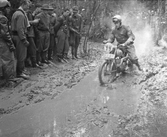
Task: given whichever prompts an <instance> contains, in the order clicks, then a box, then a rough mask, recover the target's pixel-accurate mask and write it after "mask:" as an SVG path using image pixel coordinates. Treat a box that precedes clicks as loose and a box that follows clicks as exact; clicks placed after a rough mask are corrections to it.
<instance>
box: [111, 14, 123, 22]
mask: <svg viewBox="0 0 167 137" xmlns="http://www.w3.org/2000/svg"><path fill="white" fill-rule="evenodd" d="M112 20H113V22H122V17H121V16H120V15H115V16H114V17H113V18H112Z"/></svg>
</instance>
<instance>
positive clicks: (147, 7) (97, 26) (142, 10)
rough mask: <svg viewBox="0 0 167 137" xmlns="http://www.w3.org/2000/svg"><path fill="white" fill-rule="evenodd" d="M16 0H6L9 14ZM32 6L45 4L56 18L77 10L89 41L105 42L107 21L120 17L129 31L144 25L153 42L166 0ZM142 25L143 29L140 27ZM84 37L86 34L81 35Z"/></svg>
mask: <svg viewBox="0 0 167 137" xmlns="http://www.w3.org/2000/svg"><path fill="white" fill-rule="evenodd" d="M19 1H20V0H10V2H11V5H12V8H13V10H15V9H16V8H18V6H19ZM31 1H32V2H33V3H34V4H35V5H38V4H41V5H42V4H44V3H49V4H51V5H52V6H53V7H54V8H55V11H56V14H57V15H60V14H61V11H62V10H63V9H64V8H65V7H68V8H71V7H72V6H74V5H77V6H78V7H79V11H80V14H81V15H82V16H83V20H84V25H85V26H90V25H91V28H90V34H89V38H90V39H99V38H102V39H104V38H107V37H108V33H109V32H110V30H111V28H112V22H111V17H112V16H113V15H115V14H120V15H122V16H123V20H124V22H125V24H126V23H128V25H130V26H131V27H132V28H133V29H135V30H136V29H141V27H143V26H145V25H146V24H147V25H149V26H150V27H151V28H152V29H153V31H154V37H155V39H156V41H158V40H160V39H161V38H162V36H163V35H164V34H165V32H166V26H167V24H166V14H167V0H31ZM143 24H144V25H143ZM84 30H86V29H84ZM83 33H87V32H83Z"/></svg>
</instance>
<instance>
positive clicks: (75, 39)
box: [69, 6, 82, 59]
mask: <svg viewBox="0 0 167 137" xmlns="http://www.w3.org/2000/svg"><path fill="white" fill-rule="evenodd" d="M69 22H70V23H69V26H70V27H69V29H70V46H71V52H72V59H77V58H78V56H77V52H78V47H79V43H80V39H81V25H82V17H81V15H80V14H78V7H77V6H74V7H73V14H72V15H71V16H70V19H69Z"/></svg>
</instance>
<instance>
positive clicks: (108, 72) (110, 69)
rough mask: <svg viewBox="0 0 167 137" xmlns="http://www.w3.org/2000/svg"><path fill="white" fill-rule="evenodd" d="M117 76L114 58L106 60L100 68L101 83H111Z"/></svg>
mask: <svg viewBox="0 0 167 137" xmlns="http://www.w3.org/2000/svg"><path fill="white" fill-rule="evenodd" d="M115 77H116V66H115V62H114V61H113V60H112V61H111V60H110V61H105V62H104V63H103V64H102V65H101V66H100V67H99V70H98V78H99V82H100V85H104V84H109V83H111V82H113V81H114V79H115Z"/></svg>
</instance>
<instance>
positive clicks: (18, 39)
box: [11, 0, 31, 79]
mask: <svg viewBox="0 0 167 137" xmlns="http://www.w3.org/2000/svg"><path fill="white" fill-rule="evenodd" d="M30 3H31V2H30V1H29V0H21V1H20V7H19V8H18V9H17V10H16V12H15V13H14V14H13V16H12V20H11V29H12V34H13V41H14V43H15V45H16V58H17V75H18V77H22V78H24V79H28V78H29V75H28V74H26V72H25V59H26V56H27V47H28V46H29V42H28V41H27V37H26V35H27V28H28V27H30V24H29V21H28V18H27V15H26V13H25V11H26V10H28V8H29V5H30Z"/></svg>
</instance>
